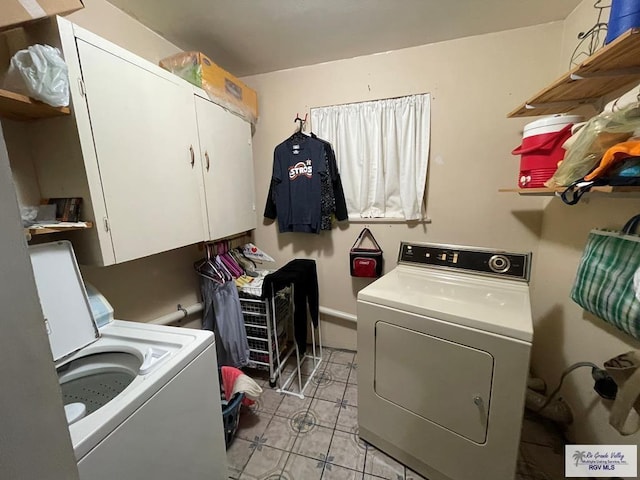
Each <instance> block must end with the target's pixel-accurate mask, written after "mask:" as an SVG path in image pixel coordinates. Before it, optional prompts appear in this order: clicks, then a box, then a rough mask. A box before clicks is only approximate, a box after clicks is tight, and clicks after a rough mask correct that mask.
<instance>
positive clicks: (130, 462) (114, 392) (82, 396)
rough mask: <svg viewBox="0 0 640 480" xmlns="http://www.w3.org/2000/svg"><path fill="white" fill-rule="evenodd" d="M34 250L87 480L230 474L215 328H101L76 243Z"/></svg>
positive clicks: (119, 324) (114, 323)
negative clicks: (95, 317)
mask: <svg viewBox="0 0 640 480" xmlns="http://www.w3.org/2000/svg"><path fill="white" fill-rule="evenodd" d="M29 251H30V257H31V262H32V265H33V270H34V276H35V279H36V286H37V289H38V294H39V297H40V302H41V305H42V310H43V313H44V317H45V322H46V325H47V332H48V334H49V340H50V345H51V350H52V354H53V358H54V362H55V365H56V369H57V371H58V377H59V380H60V386H61V390H62V396H63V404H64V405H65V413H67V419H68V421H69V433H70V435H71V440H72V444H73V448H74V452H75V455H76V459H77V460H78V467H79V472H80V478H81V479H91V480H95V479H102V478H104V479H107V478H137V479H150V480H151V479H157V478H178V477H181V476H183V475H186V477H184V478H187V477H188V478H190V479H191V478H194V479H200V478H202V479H205V478H206V479H208V480H209V479H212V478H213V479H226V478H227V469H226V455H225V442H224V431H223V427H222V412H221V406H220V390H219V384H218V374H217V365H216V357H215V346H214V342H213V335H212V333H211V332H208V331H202V330H193V329H185V328H175V327H168V326H160V325H150V324H144V323H137V322H127V321H120V320H111V321H108V322H107V323H106V324H104V325H103V326H101V327H99V328H98V327H97V325H96V323H95V321H94V318H93V316H92V311H91V306H90V301H89V299H88V298H87V294H86V291H85V287H84V283H83V282H82V278H81V276H80V272H79V269H78V266H77V263H76V261H75V256H74V254H73V249H72V246H71V244H70V243H69V242H66V241H61V242H54V243H48V244H41V245H34V246H30V247H29ZM93 300H94V301H95V298H94V299H93ZM102 301H103V302H106V300H104V299H103V300H102ZM109 310H112V309H111V308H110V306H108V305H103V308H101V311H103V312H104V311H109ZM203 443H206V444H207V455H202V454H200V453H199V452H200V451H201V449H202V445H203ZM165 476H167V477H165Z"/></svg>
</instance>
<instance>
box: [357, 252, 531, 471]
mask: <svg viewBox="0 0 640 480" xmlns="http://www.w3.org/2000/svg"><path fill="white" fill-rule="evenodd" d="M530 262H531V255H530V254H517V253H507V252H502V251H494V250H488V249H482V248H472V247H460V246H451V245H434V244H421V243H404V242H403V243H402V244H401V246H400V253H399V259H398V266H397V267H396V268H395V269H394V270H392V271H391V272H389V273H387V274H386V275H384V276H383V277H381V278H380V279H378V280H377V281H375V282H374V283H372V284H371V285H369V286H367V287H366V288H364V289H362V290H361V291H360V292H359V293H358V302H357V314H358V405H359V408H358V421H359V427H360V436H361V437H362V438H363V439H365V440H366V441H368V442H370V443H372V444H373V445H375V446H376V447H378V448H380V449H381V450H383V451H385V452H387V453H388V454H389V455H391V456H393V457H395V458H396V459H398V460H399V461H401V462H402V463H404V464H406V465H408V466H409V467H410V468H412V469H414V470H415V471H416V472H419V473H421V474H422V475H424V476H425V477H426V478H429V479H430V480H480V479H487V480H489V479H490V480H513V478H514V476H515V469H516V461H517V456H518V445H519V438H520V429H521V423H522V415H523V409H524V395H525V389H526V380H527V374H528V368H529V353H530V350H531V341H532V337H533V328H532V320H531V309H530V302H529V288H528V279H529V269H530Z"/></svg>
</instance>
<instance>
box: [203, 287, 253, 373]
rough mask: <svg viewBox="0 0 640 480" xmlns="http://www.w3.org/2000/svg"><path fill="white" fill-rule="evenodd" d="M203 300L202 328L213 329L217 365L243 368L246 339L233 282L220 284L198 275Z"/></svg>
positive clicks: (245, 355) (247, 353)
mask: <svg viewBox="0 0 640 480" xmlns="http://www.w3.org/2000/svg"><path fill="white" fill-rule="evenodd" d="M200 289H201V292H202V299H203V302H204V315H203V320H202V328H203V329H205V330H211V331H213V333H214V335H215V339H216V352H217V355H218V365H220V366H222V365H228V366H232V367H244V366H246V365H247V364H248V363H249V342H248V341H247V331H246V330H245V327H244V317H243V315H242V307H241V305H240V297H239V296H238V289H237V288H236V284H235V282H232V281H230V282H225V283H223V284H222V285H221V284H219V283H216V282H214V281H212V280H209V279H207V278H204V277H201V283H200Z"/></svg>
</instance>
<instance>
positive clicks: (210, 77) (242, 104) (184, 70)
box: [160, 52, 258, 124]
mask: <svg viewBox="0 0 640 480" xmlns="http://www.w3.org/2000/svg"><path fill="white" fill-rule="evenodd" d="M160 66H161V67H162V68H164V69H165V70H169V71H170V72H173V73H175V74H176V75H178V76H180V77H182V78H184V79H185V80H187V81H188V82H190V83H193V84H194V85H196V86H198V87H200V88H202V89H204V90H205V91H206V92H207V94H208V95H209V97H210V98H211V100H212V101H213V102H215V103H218V104H220V105H222V106H223V107H226V108H228V109H230V110H232V111H234V112H236V113H238V114H240V115H242V116H243V117H244V118H246V119H247V120H249V121H250V122H251V123H253V124H255V123H256V121H257V120H258V95H257V93H256V92H255V90H252V89H251V88H249V87H248V86H246V85H245V84H244V83H242V82H241V81H240V80H238V79H237V78H236V77H234V76H233V75H232V74H230V73H229V72H227V71H226V70H225V69H224V68H221V67H219V66H218V65H216V64H215V63H214V62H213V61H212V60H211V59H210V58H209V57H207V56H206V55H205V54H203V53H200V52H183V53H178V54H176V55H172V56H171V57H168V58H165V59H163V60H161V61H160Z"/></svg>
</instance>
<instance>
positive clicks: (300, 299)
mask: <svg viewBox="0 0 640 480" xmlns="http://www.w3.org/2000/svg"><path fill="white" fill-rule="evenodd" d="M291 284H293V306H294V315H293V327H294V330H295V339H296V343H297V344H298V349H299V350H300V353H301V354H304V352H305V351H306V349H307V305H308V306H309V313H310V315H311V321H312V322H313V326H314V327H317V326H318V318H319V305H320V304H319V292H318V274H317V271H316V262H315V261H314V260H306V259H299V260H292V261H290V262H289V263H287V264H286V265H285V266H284V267H282V268H280V269H279V270H277V271H276V272H274V273H271V274H269V275H267V276H266V277H265V278H264V282H263V284H262V298H263V299H264V298H267V297H268V296H269V295H270V294H271V292H277V291H278V290H280V289H282V288H284V287H288V286H289V285H291Z"/></svg>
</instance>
